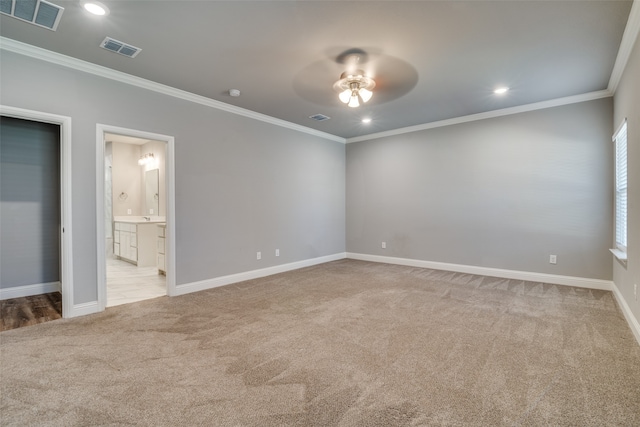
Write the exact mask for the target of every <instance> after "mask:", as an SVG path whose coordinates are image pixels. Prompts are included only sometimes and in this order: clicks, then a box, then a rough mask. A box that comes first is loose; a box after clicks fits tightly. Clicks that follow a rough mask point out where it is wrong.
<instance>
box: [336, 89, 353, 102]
mask: <svg viewBox="0 0 640 427" xmlns="http://www.w3.org/2000/svg"><path fill="white" fill-rule="evenodd" d="M338 98H340V101H342V102H343V103H345V104H346V103H347V102H349V98H351V89H345V90H343V91H342V92H340V94H339V95H338Z"/></svg>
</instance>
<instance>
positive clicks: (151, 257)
mask: <svg viewBox="0 0 640 427" xmlns="http://www.w3.org/2000/svg"><path fill="white" fill-rule="evenodd" d="M114 225H115V226H114V236H113V253H114V255H116V256H117V257H120V259H122V260H124V261H128V262H131V263H133V264H136V265H137V266H138V267H156V265H157V263H158V248H157V236H158V231H157V230H158V223H157V222H145V221H141V222H138V221H115V223H114ZM163 254H164V251H163ZM163 268H164V266H163Z"/></svg>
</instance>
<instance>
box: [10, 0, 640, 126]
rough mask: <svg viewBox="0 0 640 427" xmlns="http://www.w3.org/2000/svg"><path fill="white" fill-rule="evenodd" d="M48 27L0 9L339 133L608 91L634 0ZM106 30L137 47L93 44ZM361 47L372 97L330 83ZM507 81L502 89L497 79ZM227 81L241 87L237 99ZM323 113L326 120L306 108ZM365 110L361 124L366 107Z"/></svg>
mask: <svg viewBox="0 0 640 427" xmlns="http://www.w3.org/2000/svg"><path fill="white" fill-rule="evenodd" d="M50 1H51V2H53V3H55V4H58V5H61V6H63V7H64V8H65V11H64V14H63V16H62V20H61V22H60V24H59V26H58V30H57V31H56V32H52V31H49V30H46V29H43V28H39V27H36V26H33V25H30V24H27V23H24V22H22V21H19V20H17V19H14V18H11V17H8V16H4V15H2V16H1V17H0V35H1V36H3V37H7V38H10V39H14V40H17V41H20V42H24V43H28V44H31V45H34V46H37V47H41V48H44V49H48V50H51V51H54V52H58V53H61V54H64V55H68V56H72V57H75V58H78V59H81V60H84V61H88V62H90V63H94V64H98V65H102V66H105V67H109V68H112V69H115V70H118V71H122V72H125V73H128V74H132V75H134V76H138V77H142V78H145V79H148V80H151V81H154V82H158V83H162V84H164V85H168V86H172V87H175V88H178V89H182V90H185V91H188V92H192V93H194V94H197V95H201V96H205V97H208V98H211V99H214V100H218V101H221V102H224V103H228V104H231V105H235V106H238V107H242V108H245V109H248V110H251V111H255V112H258V113H262V114H265V115H268V116H272V117H275V118H278V119H282V120H286V121H289V122H292V123H296V124H299V125H302V126H306V127H309V128H313V129H317V130H320V131H323V132H327V133H330V134H333V135H337V136H340V137H344V138H350V137H357V136H360V135H366V134H371V133H376V132H382V131H388V130H392V129H398V128H403V127H407V126H415V125H419V124H423V123H430V122H434V121H439V120H445V119H451V118H455V117H461V116H466V115H470V114H476V113H483V112H487V111H492V110H498V109H503V108H508V107H514V106H519V105H524V104H530V103H534V102H540V101H546V100H551V99H557V98H562V97H567V96H573V95H579V94H585V93H590V92H595V91H600V90H604V89H606V88H607V85H608V83H609V78H610V76H611V73H612V70H613V67H614V63H615V60H616V55H617V53H618V49H619V47H620V42H621V39H622V34H623V31H624V28H625V25H626V23H627V19H628V16H629V11H630V9H631V6H632V1H631V0H628V1H615V0H603V1H597V0H593V1H582V0H578V1H575V0H574V1H528V0H512V1H482V0H476V1H378V2H372V1H328V0H327V1H239V0H235V1H202V0H201V1H187V0H180V1H153V0H143V1H113V0H111V1H109V0H102V3H104V4H106V5H107V6H108V7H109V9H110V12H111V13H110V14H109V15H108V16H106V17H102V18H98V17H95V16H91V15H89V14H88V13H86V12H85V11H84V10H82V9H81V6H80V4H79V2H78V1H58V0H50ZM106 36H110V37H113V38H115V39H117V40H120V41H123V42H126V43H129V44H132V45H134V46H136V47H139V48H141V49H142V52H141V53H140V54H139V55H138V56H137V57H136V58H133V59H131V58H127V57H124V56H121V55H118V54H115V53H112V52H109V51H106V50H104V49H101V48H99V47H98V46H99V44H100V42H102V40H103V39H104V38H105V37H106ZM349 49H360V50H363V51H365V52H366V53H367V55H366V56H364V57H363V60H362V62H363V64H362V68H364V69H365V71H367V72H368V73H369V74H370V75H371V76H373V77H374V78H375V79H376V83H377V87H376V89H375V90H374V96H373V98H372V100H371V101H370V102H369V103H367V104H365V105H364V106H362V107H360V108H356V109H351V108H349V107H347V106H345V105H344V104H342V103H340V101H339V100H338V98H337V94H336V93H335V92H334V91H333V89H332V85H333V82H334V81H335V80H337V79H338V78H339V76H340V73H341V72H342V71H344V70H345V67H346V65H344V64H341V63H339V62H340V61H339V57H340V54H341V53H344V52H345V51H347V50H349ZM499 85H507V86H509V87H510V88H511V90H510V91H509V92H508V93H507V95H505V96H502V97H499V96H496V95H494V94H493V89H494V88H495V87H497V86H499ZM231 88H236V89H240V90H241V92H242V95H241V96H240V97H239V98H232V97H230V96H229V95H228V90H229V89H231ZM317 113H321V114H325V115H327V116H330V117H331V120H327V121H324V122H315V121H313V120H311V119H309V118H308V117H309V116H311V115H313V114H317ZM365 116H367V117H371V118H372V119H373V121H372V122H371V123H370V124H367V125H365V124H363V123H362V122H361V119H362V118H363V117H365Z"/></svg>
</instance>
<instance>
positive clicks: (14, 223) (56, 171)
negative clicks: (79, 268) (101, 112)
mask: <svg viewBox="0 0 640 427" xmlns="http://www.w3.org/2000/svg"><path fill="white" fill-rule="evenodd" d="M0 116H1V118H2V122H3V123H2V127H3V130H2V131H3V167H2V171H3V178H2V185H3V191H2V193H3V194H2V211H3V212H2V221H3V224H2V227H1V229H2V235H3V236H2V246H3V247H2V252H3V257H2V263H3V264H6V265H3V266H2V272H3V273H2V282H3V283H2V286H0V295H1V299H2V300H5V301H6V300H9V299H20V298H27V299H28V298H30V297H32V296H36V295H41V294H46V293H50V292H60V293H61V294H62V301H61V311H62V316H63V317H73V316H75V315H78V310H75V309H74V305H73V262H72V257H71V254H72V248H71V242H72V238H71V118H70V117H65V116H58V115H54V114H49V113H43V112H38V111H32V110H25V109H21V108H15V107H9V106H4V105H0ZM6 132H9V133H11V135H5V133H6ZM14 137H15V138H14ZM41 137H42V138H41ZM38 140H39V141H38ZM11 141H13V142H11ZM5 154H6V156H5ZM25 221H26V223H25ZM12 242H13V243H12ZM12 246H13V247H12ZM57 301H58V302H60V301H59V300H57ZM45 317H46V316H45Z"/></svg>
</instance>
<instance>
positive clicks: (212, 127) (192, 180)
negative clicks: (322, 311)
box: [0, 51, 345, 304]
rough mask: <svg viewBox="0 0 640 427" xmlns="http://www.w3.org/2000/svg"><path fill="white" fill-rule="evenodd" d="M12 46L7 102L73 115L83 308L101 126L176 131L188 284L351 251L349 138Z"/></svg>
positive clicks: (179, 258) (88, 297) (3, 63)
mask: <svg viewBox="0 0 640 427" xmlns="http://www.w3.org/2000/svg"><path fill="white" fill-rule="evenodd" d="M0 52H1V53H0V73H1V75H2V79H0V92H1V93H2V98H1V99H0V102H2V104H4V105H9V106H13V107H19V108H26V109H32V110H37V111H44V112H49V113H54V114H60V115H64V116H70V117H72V120H73V131H72V139H73V141H72V147H73V148H72V150H73V153H72V163H73V166H72V169H73V171H72V174H73V175H72V178H73V194H72V196H73V201H72V203H73V208H72V209H73V260H74V272H73V273H74V285H75V289H74V304H79V303H83V302H90V301H95V300H96V299H97V286H96V201H95V200H96V195H95V189H96V171H95V166H94V165H95V161H96V141H95V138H96V137H95V132H96V123H102V124H107V125H113V126H120V127H125V128H130V129H137V130H142V131H147V132H154V133H161V134H165V135H172V136H174V137H175V141H176V142H175V148H176V152H175V161H176V236H175V238H176V248H177V254H176V262H177V265H176V275H177V284H178V285H180V284H185V283H190V282H193V281H198V280H204V279H210V278H214V277H219V276H224V275H228V274H233V273H239V272H244V271H250V270H254V269H260V268H265V267H269V266H273V265H278V264H285V263H290V262H294V261H300V260H305V259H310V258H314V257H319V256H325V255H331V254H335V253H340V252H344V251H345V241H344V236H345V187H344V181H345V149H344V145H343V144H340V143H337V142H332V141H328V140H325V139H323V138H319V137H315V136H311V135H307V134H303V133H300V132H296V131H293V130H289V129H285V128H282V127H278V126H274V125H270V124H268V123H264V122H259V121H256V120H252V119H249V118H246V117H241V116H237V115H233V114H229V113H226V112H224V111H220V110H216V109H213V108H209V107H205V106H201V105H198V104H194V103H190V102H187V101H182V100H179V99H176V98H172V97H168V96H165V95H162V94H158V93H154V92H150V91H147V90H144V89H140V88H137V87H133V86H128V85H125V84H122V83H118V82H115V81H111V80H107V79H103V78H100V77H97V76H94V75H90V74H85V73H82V72H78V71H75V70H71V69H68V68H64V67H60V66H57V65H53V64H50V63H47V62H43V61H39V60H35V59H32V58H28V57H24V56H21V55H17V54H13V53H10V52H6V51H0ZM101 226H102V225H101ZM276 248H278V249H280V254H281V256H280V257H279V258H275V256H274V251H275V249H276ZM256 251H262V255H263V257H262V260H260V261H257V260H256Z"/></svg>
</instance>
